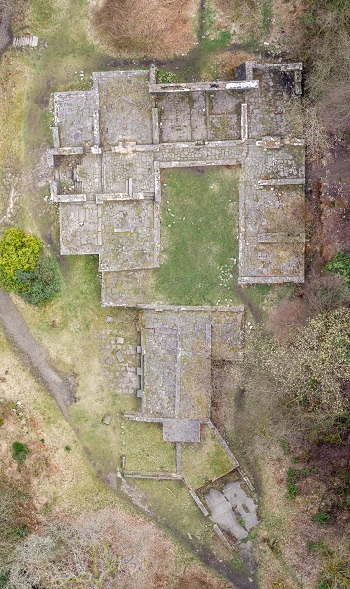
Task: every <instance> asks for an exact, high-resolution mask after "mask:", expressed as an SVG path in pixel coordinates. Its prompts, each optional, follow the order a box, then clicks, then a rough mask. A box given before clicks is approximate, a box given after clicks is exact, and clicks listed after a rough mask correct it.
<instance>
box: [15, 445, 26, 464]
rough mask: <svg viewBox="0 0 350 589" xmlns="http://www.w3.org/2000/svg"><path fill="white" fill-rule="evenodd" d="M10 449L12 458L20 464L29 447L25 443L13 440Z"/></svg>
mask: <svg viewBox="0 0 350 589" xmlns="http://www.w3.org/2000/svg"><path fill="white" fill-rule="evenodd" d="M12 450H13V452H12V458H13V459H14V460H16V461H17V462H18V465H19V466H21V465H22V464H23V463H24V461H25V459H26V458H27V455H28V454H29V448H28V446H27V444H22V443H21V442H13V444H12Z"/></svg>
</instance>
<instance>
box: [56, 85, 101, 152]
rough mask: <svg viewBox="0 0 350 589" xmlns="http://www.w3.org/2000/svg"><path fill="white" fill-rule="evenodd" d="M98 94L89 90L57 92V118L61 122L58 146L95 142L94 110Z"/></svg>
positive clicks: (88, 144)
mask: <svg viewBox="0 0 350 589" xmlns="http://www.w3.org/2000/svg"><path fill="white" fill-rule="evenodd" d="M96 108H97V104H96V94H95V92H93V91H91V90H89V91H87V92H83V91H74V92H55V94H54V109H55V119H56V120H57V121H58V122H59V125H58V129H59V140H60V145H59V146H58V147H73V146H84V147H86V146H89V147H90V146H91V145H93V144H94V112H95V110H96Z"/></svg>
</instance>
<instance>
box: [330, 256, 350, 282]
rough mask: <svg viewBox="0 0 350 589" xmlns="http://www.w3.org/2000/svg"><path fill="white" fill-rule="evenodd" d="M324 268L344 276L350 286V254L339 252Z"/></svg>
mask: <svg viewBox="0 0 350 589" xmlns="http://www.w3.org/2000/svg"><path fill="white" fill-rule="evenodd" d="M324 269H325V270H326V272H331V273H332V274H336V275H337V276H340V277H342V278H344V279H345V280H346V282H347V283H348V284H349V286H350V254H346V253H345V252H337V253H336V254H335V255H334V256H333V258H332V259H331V260H330V261H329V262H328V263H327V264H326V265H325V267H324Z"/></svg>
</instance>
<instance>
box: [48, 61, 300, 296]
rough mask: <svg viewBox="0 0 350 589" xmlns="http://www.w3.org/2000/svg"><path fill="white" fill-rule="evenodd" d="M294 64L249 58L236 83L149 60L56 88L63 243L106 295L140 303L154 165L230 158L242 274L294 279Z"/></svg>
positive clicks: (157, 236) (157, 173)
mask: <svg viewBox="0 0 350 589" xmlns="http://www.w3.org/2000/svg"><path fill="white" fill-rule="evenodd" d="M301 71H302V64H300V63H295V64H287V63H286V64H283V63H271V64H260V63H257V62H247V63H245V64H243V65H242V66H240V67H239V68H237V69H236V75H235V80H234V81H228V82H211V83H210V82H198V83H191V84H157V83H156V73H155V68H154V67H152V68H151V70H150V72H147V71H145V70H131V71H112V72H98V73H94V74H93V76H92V80H93V85H92V89H91V90H87V91H76V92H57V93H55V94H54V119H55V120H54V126H53V128H52V131H53V143H54V148H53V149H51V150H50V152H49V156H50V157H49V159H48V161H50V162H53V164H54V171H55V176H54V180H53V182H52V183H51V194H52V200H53V201H54V202H57V203H59V205H60V209H61V213H60V226H61V252H62V253H65V254H78V253H82V254H84V253H95V254H98V255H99V257H100V270H101V271H102V273H103V276H102V302H103V304H104V305H108V306H114V305H116V306H119V305H122V306H133V305H138V304H144V303H146V302H149V300H148V299H147V296H146V290H147V289H146V288H145V285H147V284H149V283H151V281H152V276H153V275H152V269H153V268H157V266H158V265H159V251H160V240H161V232H160V204H161V200H162V194H161V169H162V168H177V167H203V166H209V165H210V166H231V165H235V166H236V165H239V166H240V168H241V175H240V186H239V200H240V202H239V282H240V283H241V284H249V283H253V282H262V283H264V282H265V283H274V282H285V281H293V282H302V281H303V277H304V240H305V229H304V188H303V185H304V178H305V162H304V146H303V141H302V140H301V139H299V138H298V136H297V132H298V131H297V126H295V120H296V118H297V117H298V104H299V102H298V101H299V95H300V91H301ZM267 236H268V237H267Z"/></svg>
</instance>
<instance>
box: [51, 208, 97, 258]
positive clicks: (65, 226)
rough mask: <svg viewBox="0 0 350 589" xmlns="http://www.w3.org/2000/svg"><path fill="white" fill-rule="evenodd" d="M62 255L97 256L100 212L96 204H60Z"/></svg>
mask: <svg viewBox="0 0 350 589" xmlns="http://www.w3.org/2000/svg"><path fill="white" fill-rule="evenodd" d="M60 226H61V234H60V248H61V254H63V255H65V254H97V253H98V252H99V246H98V242H97V227H98V212H97V205H96V204H94V203H79V204H74V203H61V204H60Z"/></svg>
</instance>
